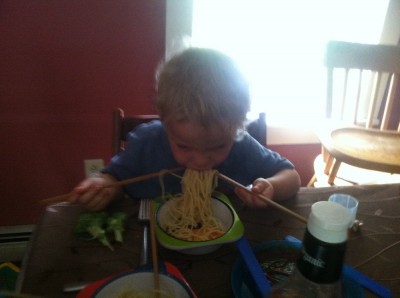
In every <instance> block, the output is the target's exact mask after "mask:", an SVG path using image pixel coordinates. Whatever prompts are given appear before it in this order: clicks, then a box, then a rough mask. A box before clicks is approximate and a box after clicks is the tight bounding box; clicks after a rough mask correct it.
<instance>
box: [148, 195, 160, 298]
mask: <svg viewBox="0 0 400 298" xmlns="http://www.w3.org/2000/svg"><path fill="white" fill-rule="evenodd" d="M150 238H151V256H152V260H153V281H154V290H155V293H156V297H160V277H159V274H158V255H157V240H156V226H155V224H154V206H153V204H152V203H150Z"/></svg>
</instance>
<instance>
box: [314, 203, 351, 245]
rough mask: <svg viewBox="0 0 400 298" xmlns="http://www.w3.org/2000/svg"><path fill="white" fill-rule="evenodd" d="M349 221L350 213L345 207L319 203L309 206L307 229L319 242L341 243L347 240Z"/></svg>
mask: <svg viewBox="0 0 400 298" xmlns="http://www.w3.org/2000/svg"><path fill="white" fill-rule="evenodd" d="M350 220H351V216H350V213H349V212H348V210H347V209H346V208H345V207H343V206H341V205H339V204H337V203H334V202H329V201H320V202H317V203H314V204H313V205H312V206H311V213H310V216H309V218H308V221H307V228H308V231H309V232H310V233H311V234H312V235H313V236H314V237H316V238H317V239H319V240H322V241H324V242H327V243H341V242H344V241H346V240H347V234H348V231H347V230H348V227H349V224H350Z"/></svg>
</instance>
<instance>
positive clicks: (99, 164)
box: [83, 159, 104, 177]
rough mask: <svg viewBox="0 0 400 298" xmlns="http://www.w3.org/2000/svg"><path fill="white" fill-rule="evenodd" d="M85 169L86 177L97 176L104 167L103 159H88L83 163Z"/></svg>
mask: <svg viewBox="0 0 400 298" xmlns="http://www.w3.org/2000/svg"><path fill="white" fill-rule="evenodd" d="M83 166H84V169H85V176H86V177H91V176H94V175H96V174H97V173H99V172H100V171H101V169H102V168H103V167H104V161H103V160H102V159H86V160H84V161H83Z"/></svg>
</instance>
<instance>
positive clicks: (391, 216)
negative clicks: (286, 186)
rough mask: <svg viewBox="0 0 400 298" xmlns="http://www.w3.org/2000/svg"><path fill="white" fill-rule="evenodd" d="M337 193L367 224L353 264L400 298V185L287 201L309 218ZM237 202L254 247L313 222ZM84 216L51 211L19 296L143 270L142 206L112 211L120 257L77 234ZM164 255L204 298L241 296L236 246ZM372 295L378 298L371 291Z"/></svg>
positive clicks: (48, 297) (36, 237) (62, 206)
mask: <svg viewBox="0 0 400 298" xmlns="http://www.w3.org/2000/svg"><path fill="white" fill-rule="evenodd" d="M335 193H344V194H350V195H352V196H353V197H355V198H357V200H358V201H359V205H358V211H357V216H356V218H357V220H358V221H359V222H360V223H362V225H360V226H359V228H358V229H354V230H353V229H351V230H350V231H349V237H348V242H347V247H346V255H345V263H346V264H347V265H348V266H350V267H351V268H354V269H355V270H357V271H358V272H361V273H362V274H364V275H365V276H367V277H368V278H370V279H371V280H373V281H375V282H377V283H379V284H380V285H382V286H383V287H384V288H386V289H388V290H389V291H391V293H392V294H393V297H400V184H381V185H356V186H332V187H322V188H310V187H302V188H300V190H299V191H298V193H297V194H296V195H295V196H293V197H292V198H290V199H287V200H284V201H280V202H279V203H280V204H281V205H282V206H284V207H285V208H287V209H289V210H291V211H293V212H295V213H296V214H298V215H300V216H302V217H304V218H307V217H308V216H309V213H310V209H311V206H312V205H313V204H314V203H315V202H318V201H324V200H328V198H329V196H330V195H332V194H335ZM229 197H230V199H231V202H232V205H233V207H234V208H235V211H236V213H237V214H238V216H239V218H240V220H241V222H242V223H243V226H244V235H243V237H244V238H245V239H246V240H247V241H248V243H249V244H250V245H251V246H255V245H257V244H262V243H263V242H266V241H271V240H281V239H284V238H285V237H286V236H288V235H290V236H293V237H295V238H297V239H300V240H301V239H302V237H303V235H304V232H305V229H306V223H304V222H302V221H300V220H299V219H298V218H296V217H294V216H292V215H290V214H289V213H287V212H284V211H282V210H279V209H277V208H274V207H272V206H268V207H266V208H258V209H256V208H251V207H248V206H246V205H245V204H244V203H243V202H242V201H241V200H239V199H238V198H237V197H235V196H234V195H229ZM82 211H83V209H82V207H81V206H79V205H76V204H69V203H66V202H61V203H55V204H51V205H48V206H45V207H44V210H43V214H42V215H41V217H40V220H39V221H38V223H37V224H36V226H35V229H34V232H33V235H32V238H31V240H30V242H29V246H28V249H27V252H26V255H25V257H24V260H23V262H22V265H21V272H20V274H19V276H18V280H17V292H19V293H22V294H26V295H31V296H32V297H44V298H57V297H60V298H63V297H65V298H67V297H68V298H70V297H76V296H77V293H78V292H65V291H64V290H63V289H64V287H65V285H67V284H75V283H90V282H94V281H98V280H101V279H104V278H105V277H109V276H112V275H115V274H119V273H121V272H125V271H128V270H133V269H134V268H136V267H137V266H139V262H140V252H141V245H142V236H143V233H142V232H143V223H142V222H140V221H139V220H138V212H139V201H138V200H134V199H131V198H128V197H126V196H122V197H121V198H120V199H119V200H116V201H114V202H113V203H112V204H111V205H110V206H109V207H108V209H107V210H106V211H107V212H116V211H123V212H126V213H127V214H128V221H127V224H126V230H125V232H124V241H123V243H120V244H114V251H112V250H110V249H109V248H107V247H105V246H103V245H102V244H100V243H99V242H97V241H94V240H90V241H88V240H84V239H81V238H79V237H77V236H76V235H75V233H74V227H75V225H76V222H77V219H78V217H79V215H80V214H81V212H82ZM157 251H158V258H159V260H162V261H165V262H170V263H172V264H173V265H175V266H176V267H177V268H178V269H179V270H180V272H181V273H182V275H183V276H184V278H185V279H186V281H187V282H188V283H189V285H190V287H191V288H192V289H193V291H194V292H195V293H196V295H197V297H199V298H203V297H204V298H210V297H218V298H224V297H235V293H234V292H233V290H232V283H231V274H232V268H233V266H234V264H235V263H236V262H238V260H239V259H240V258H241V255H240V252H239V250H238V246H237V245H236V243H235V242H232V243H226V244H223V245H222V246H221V247H219V248H218V249H217V250H216V251H213V252H210V253H206V254H203V255H189V254H185V253H182V252H178V251H173V250H170V249H167V248H165V247H163V246H161V245H158V250H157ZM366 297H377V296H376V295H375V294H373V293H371V292H369V291H366Z"/></svg>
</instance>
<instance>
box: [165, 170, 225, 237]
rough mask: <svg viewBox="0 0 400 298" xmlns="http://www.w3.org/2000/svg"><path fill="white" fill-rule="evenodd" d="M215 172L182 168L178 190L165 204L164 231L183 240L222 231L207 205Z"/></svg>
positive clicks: (209, 206) (215, 176)
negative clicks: (180, 183) (184, 169)
mask: <svg viewBox="0 0 400 298" xmlns="http://www.w3.org/2000/svg"><path fill="white" fill-rule="evenodd" d="M216 174H217V171H214V170H209V171H194V170H190V169H187V170H186V171H185V174H184V176H183V177H182V193H181V194H178V195H176V196H174V197H173V198H172V199H171V200H170V201H169V202H168V204H167V208H168V210H167V213H168V220H167V222H165V223H164V229H165V230H166V232H167V233H168V234H170V235H171V236H174V237H175V238H178V239H182V240H187V241H207V240H212V239H215V238H218V237H220V236H221V235H223V234H224V229H223V227H222V225H221V223H220V222H219V221H218V220H217V219H216V218H215V216H214V212H213V209H212V204H211V195H212V192H213V191H214V189H215V187H216V185H217V178H218V177H217V175H216Z"/></svg>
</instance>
